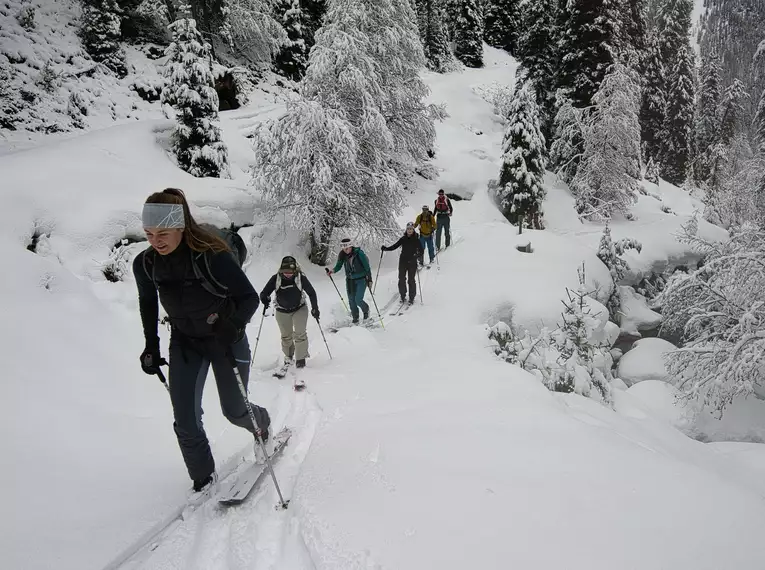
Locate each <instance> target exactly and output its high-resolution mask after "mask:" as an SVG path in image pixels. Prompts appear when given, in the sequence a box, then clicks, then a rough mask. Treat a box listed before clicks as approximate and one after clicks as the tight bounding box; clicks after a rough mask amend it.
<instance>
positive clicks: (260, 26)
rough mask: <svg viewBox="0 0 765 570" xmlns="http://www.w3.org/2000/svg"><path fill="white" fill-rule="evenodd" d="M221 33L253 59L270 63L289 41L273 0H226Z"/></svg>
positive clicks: (237, 49)
mask: <svg viewBox="0 0 765 570" xmlns="http://www.w3.org/2000/svg"><path fill="white" fill-rule="evenodd" d="M225 4H226V6H225V8H226V16H225V21H224V23H223V27H222V29H221V30H220V36H221V37H222V38H223V39H224V40H225V41H226V43H227V44H228V46H229V48H230V49H231V50H232V51H233V52H234V53H236V54H238V55H242V56H244V57H245V58H247V59H249V60H250V61H252V62H254V63H260V64H268V63H270V62H271V60H272V58H273V57H274V56H275V55H276V54H277V53H278V52H279V49H280V48H281V47H282V45H284V44H285V43H286V42H287V41H288V38H287V34H286V33H285V31H284V28H283V27H282V26H281V24H280V23H279V22H278V21H277V20H276V19H275V18H274V14H273V6H272V2H271V1H270V0H226V3H225Z"/></svg>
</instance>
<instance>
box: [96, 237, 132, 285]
mask: <svg viewBox="0 0 765 570" xmlns="http://www.w3.org/2000/svg"><path fill="white" fill-rule="evenodd" d="M129 244H130V242H129V241H128V240H127V239H123V240H121V241H120V243H119V244H118V245H116V246H115V247H114V248H113V249H112V251H111V252H110V253H109V259H107V260H106V261H105V262H103V263H102V264H101V272H102V273H103V274H104V277H106V280H107V281H111V282H112V283H118V282H120V281H123V280H124V279H125V277H126V276H127V275H128V273H129V272H130V264H129V250H128V246H129Z"/></svg>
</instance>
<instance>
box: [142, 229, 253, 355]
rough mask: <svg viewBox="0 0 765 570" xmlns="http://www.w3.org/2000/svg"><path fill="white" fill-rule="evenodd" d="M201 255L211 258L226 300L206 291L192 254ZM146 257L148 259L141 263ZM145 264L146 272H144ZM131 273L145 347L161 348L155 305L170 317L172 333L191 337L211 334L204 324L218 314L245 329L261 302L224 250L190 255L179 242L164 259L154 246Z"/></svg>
mask: <svg viewBox="0 0 765 570" xmlns="http://www.w3.org/2000/svg"><path fill="white" fill-rule="evenodd" d="M202 255H209V256H210V257H209V260H210V272H211V273H212V276H213V277H215V279H216V280H217V281H218V282H220V284H221V285H223V286H225V287H226V288H227V289H228V290H227V292H226V296H225V298H221V297H217V296H215V295H213V294H212V293H210V292H209V291H207V290H206V289H205V288H204V287H203V286H202V281H201V279H199V278H198V277H197V276H196V273H195V271H194V267H193V265H192V263H193V261H192V256H202ZM145 256H150V257H148V258H147V259H146V263H145V264H144V257H145ZM197 259H198V261H197V263H199V262H200V260H199V258H197ZM201 262H204V260H201ZM144 265H145V266H146V268H147V269H148V270H149V273H148V274H147V271H146V269H144ZM133 274H134V275H135V282H136V285H137V286H138V306H139V308H140V310H141V322H142V323H143V333H144V336H145V337H146V343H147V345H153V346H156V345H158V344H159V336H158V335H157V320H158V318H159V302H161V303H162V307H164V309H165V311H166V312H167V316H168V317H169V318H170V324H171V326H172V329H173V333H175V332H179V333H181V334H183V335H185V336H187V337H189V338H208V337H211V336H213V335H214V333H213V329H212V326H211V325H210V324H208V323H207V318H208V317H209V316H210V315H211V314H212V313H218V314H219V315H220V316H221V317H222V318H227V319H228V320H230V321H231V322H232V323H233V324H234V325H235V326H236V327H237V328H239V329H244V327H245V325H246V324H247V323H248V322H249V321H250V318H251V317H252V315H254V314H255V311H257V309H258V305H259V304H260V302H259V300H258V292H257V291H255V289H254V288H253V286H252V284H251V283H250V280H249V279H247V276H246V275H245V274H244V271H242V268H241V267H239V265H238V264H237V263H236V261H235V260H234V258H233V257H232V255H231V254H230V253H228V252H221V253H205V254H200V253H197V252H192V251H191V250H190V249H189V247H188V246H187V245H186V244H185V243H183V242H181V245H179V246H178V248H177V249H176V250H175V251H174V252H172V253H170V254H168V255H160V254H158V253H157V252H156V251H154V249H153V248H148V249H146V250H144V251H142V252H141V253H139V254H138V255H137V256H136V257H135V259H134V260H133ZM157 293H159V295H157Z"/></svg>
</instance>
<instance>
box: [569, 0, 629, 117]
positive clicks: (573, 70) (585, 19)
mask: <svg viewBox="0 0 765 570" xmlns="http://www.w3.org/2000/svg"><path fill="white" fill-rule="evenodd" d="M567 6H568V19H567V22H566V27H565V30H564V33H563V37H562V39H561V53H562V54H563V58H562V68H561V74H560V86H561V87H563V88H566V89H568V91H569V96H570V97H571V100H572V102H573V104H574V106H575V107H579V108H583V107H587V106H589V105H590V102H591V101H592V96H593V95H594V94H595V92H596V91H597V90H598V88H599V87H600V83H601V82H602V81H603V77H604V76H605V74H606V71H607V70H608V68H609V66H610V65H611V64H612V63H613V62H614V58H615V56H616V53H617V46H618V43H619V38H618V33H619V13H618V8H617V5H616V3H615V1H614V0H570V1H569V2H568V5H567Z"/></svg>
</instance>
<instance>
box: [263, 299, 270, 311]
mask: <svg viewBox="0 0 765 570" xmlns="http://www.w3.org/2000/svg"><path fill="white" fill-rule="evenodd" d="M260 302H261V303H263V310H264V311H265V310H266V309H267V308H268V306H269V305H270V304H271V297H266V298H265V299H261V300H260Z"/></svg>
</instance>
